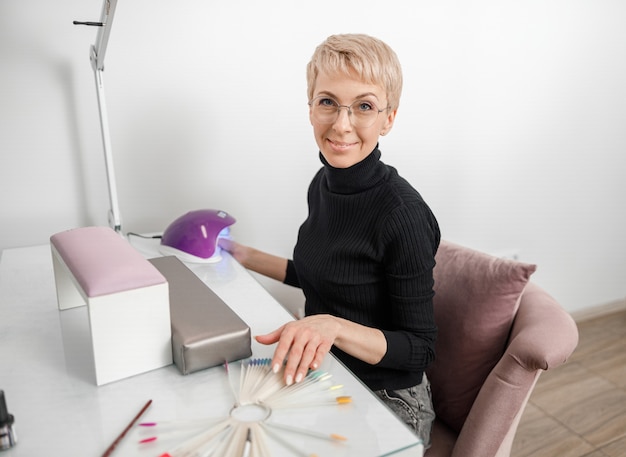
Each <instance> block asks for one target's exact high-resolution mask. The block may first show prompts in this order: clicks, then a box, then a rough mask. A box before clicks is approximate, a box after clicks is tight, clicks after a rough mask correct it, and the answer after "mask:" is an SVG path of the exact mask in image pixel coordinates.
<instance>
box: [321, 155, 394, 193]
mask: <svg viewBox="0 0 626 457" xmlns="http://www.w3.org/2000/svg"><path fill="white" fill-rule="evenodd" d="M380 156H381V153H380V150H379V149H378V145H377V146H376V148H374V150H373V151H372V152H371V153H370V154H369V155H368V156H367V157H365V158H364V159H363V160H361V161H360V162H358V163H356V164H354V165H352V166H351V167H348V168H335V167H333V166H332V165H330V164H329V163H328V162H327V161H326V159H325V158H324V156H323V155H322V153H321V152H320V160H321V161H322V163H323V164H324V177H325V178H326V179H325V181H326V185H327V186H328V190H329V191H330V192H333V193H336V194H356V193H358V192H362V191H364V190H367V189H370V188H372V187H374V186H375V185H376V184H378V183H379V182H380V181H381V180H382V179H384V178H385V175H386V172H387V167H386V166H385V164H384V163H383V162H381V161H380Z"/></svg>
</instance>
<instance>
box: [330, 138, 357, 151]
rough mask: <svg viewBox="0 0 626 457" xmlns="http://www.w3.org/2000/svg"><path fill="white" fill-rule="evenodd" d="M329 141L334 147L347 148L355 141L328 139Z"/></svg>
mask: <svg viewBox="0 0 626 457" xmlns="http://www.w3.org/2000/svg"><path fill="white" fill-rule="evenodd" d="M328 141H329V143H330V144H331V145H332V146H333V147H335V148H336V149H348V148H349V147H351V146H354V144H355V143H342V142H339V141H333V140H330V139H329V140H328Z"/></svg>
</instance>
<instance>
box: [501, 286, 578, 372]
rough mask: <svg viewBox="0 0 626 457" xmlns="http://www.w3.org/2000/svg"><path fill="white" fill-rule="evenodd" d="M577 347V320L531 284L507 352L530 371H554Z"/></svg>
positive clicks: (526, 290) (525, 295)
mask: <svg viewBox="0 0 626 457" xmlns="http://www.w3.org/2000/svg"><path fill="white" fill-rule="evenodd" d="M577 345H578V328H577V327H576V323H575V322H574V319H573V318H572V317H571V316H570V315H569V314H568V313H567V312H566V311H565V310H564V309H563V308H562V307H561V305H560V304H559V303H558V302H557V301H556V300H555V299H554V298H553V297H552V296H550V295H549V294H548V293H547V292H546V291H544V290H543V289H542V288H541V287H539V286H538V285H536V284H533V283H528V285H527V286H526V289H525V290H524V293H523V295H522V297H521V301H520V306H519V310H518V311H517V314H516V316H515V320H514V321H513V327H512V329H511V336H510V338H509V347H508V348H507V350H506V352H507V354H508V355H509V356H511V357H513V358H514V359H515V360H516V361H517V363H519V364H520V365H521V366H522V367H523V368H525V369H526V370H529V371H534V370H538V369H541V370H548V369H550V368H555V367H557V366H559V365H561V364H563V363H565V361H566V360H567V359H568V358H569V356H570V355H571V354H572V353H573V352H574V349H576V346H577Z"/></svg>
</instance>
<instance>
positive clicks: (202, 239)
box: [159, 209, 236, 263]
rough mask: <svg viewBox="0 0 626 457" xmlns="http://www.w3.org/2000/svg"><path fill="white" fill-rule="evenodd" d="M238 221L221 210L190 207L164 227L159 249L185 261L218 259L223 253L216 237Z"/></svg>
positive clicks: (223, 235)
mask: <svg viewBox="0 0 626 457" xmlns="http://www.w3.org/2000/svg"><path fill="white" fill-rule="evenodd" d="M235 221H236V219H235V218H234V217H232V216H231V215H229V214H228V213H226V212H225V211H221V210H214V209H200V210H196V211H189V212H188V213H186V214H183V215H182V216H180V217H179V218H178V219H176V220H174V221H173V222H172V223H171V224H170V225H169V226H168V227H167V228H166V229H165V231H164V232H163V236H162V238H161V245H160V247H159V251H160V252H161V254H164V255H175V256H176V257H178V258H179V259H180V260H182V261H183V262H190V263H215V262H219V261H220V260H221V259H222V256H221V249H220V247H219V246H218V245H217V241H218V239H219V238H220V237H227V236H228V235H229V231H230V229H229V227H230V226H231V225H233V224H234V223H235Z"/></svg>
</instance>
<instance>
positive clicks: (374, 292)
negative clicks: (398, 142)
mask: <svg viewBox="0 0 626 457" xmlns="http://www.w3.org/2000/svg"><path fill="white" fill-rule="evenodd" d="M380 155H381V154H380V151H379V150H378V148H376V149H374V151H373V152H372V153H371V154H370V155H369V156H367V157H366V158H365V159H363V160H362V161H361V162H359V163H357V164H356V165H353V166H352V167H349V168H334V167H332V166H331V165H329V164H328V162H326V160H325V159H324V157H323V156H322V155H321V154H320V159H321V161H322V163H323V164H324V166H323V167H322V168H321V169H320V171H319V172H318V173H317V174H316V175H315V177H314V178H313V181H312V182H311V185H310V187H309V191H308V204H309V215H308V217H307V219H306V220H305V221H304V223H303V224H302V226H301V227H300V231H299V233H298V240H297V244H296V247H295V249H294V255H293V260H290V261H289V262H288V264H287V277H286V279H285V283H286V284H290V285H293V286H297V287H301V288H302V291H303V292H304V295H305V298H306V304H305V314H306V315H313V314H332V315H334V316H338V317H342V318H345V319H348V320H351V321H353V322H357V323H359V324H362V325H365V326H368V327H374V328H377V329H380V330H382V331H383V333H384V335H385V338H386V339H387V353H386V354H385V356H384V357H383V359H382V360H381V361H380V362H379V363H378V364H376V365H370V364H367V363H365V362H363V361H361V360H358V359H356V358H354V357H352V356H350V355H348V354H346V353H345V352H343V351H341V350H339V349H338V348H336V347H334V348H333V350H332V352H333V353H334V354H335V355H336V356H337V357H338V358H339V359H340V360H341V361H342V362H343V363H344V364H345V365H346V366H347V367H348V368H350V369H351V370H352V371H353V372H354V373H355V374H356V375H357V376H358V377H359V378H360V379H361V380H362V381H363V382H364V383H365V384H366V385H367V386H368V387H369V388H370V389H372V390H380V389H391V390H393V389H403V388H407V387H411V386H414V385H416V384H419V383H420V382H421V380H422V373H423V371H424V370H425V369H426V367H427V366H428V365H429V364H430V363H431V362H432V361H433V359H434V355H435V353H434V345H435V339H436V335H437V328H436V326H435V322H434V315H433V305H432V298H433V295H434V292H433V267H434V266H435V259H434V257H435V253H436V251H437V248H438V246H439V240H440V233H439V226H438V224H437V220H436V219H435V217H434V215H433V214H432V212H431V210H430V208H429V207H428V205H427V204H426V203H425V202H424V200H423V199H422V197H421V196H420V194H419V193H418V192H417V191H416V190H415V189H414V188H413V187H412V186H411V185H410V184H409V183H408V182H407V181H406V180H405V179H403V178H402V177H400V176H399V175H398V172H397V171H396V169H395V168H393V167H391V166H389V165H386V164H384V163H383V162H382V161H381V160H380Z"/></svg>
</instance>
